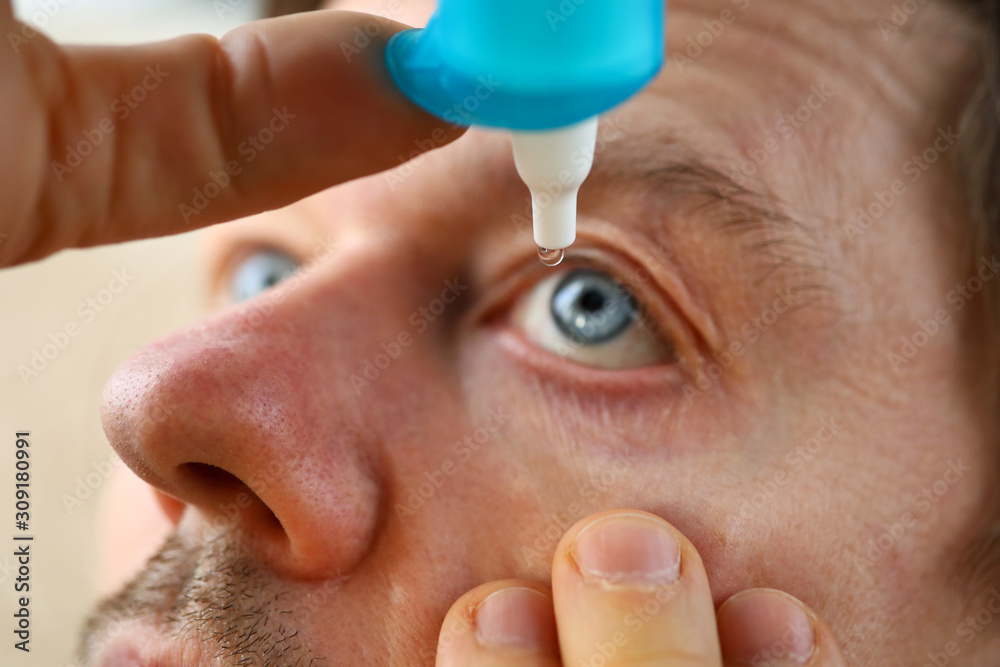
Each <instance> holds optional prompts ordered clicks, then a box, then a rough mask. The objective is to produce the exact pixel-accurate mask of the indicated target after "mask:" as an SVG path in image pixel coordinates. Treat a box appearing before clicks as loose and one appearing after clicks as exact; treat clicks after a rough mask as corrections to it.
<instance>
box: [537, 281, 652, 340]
mask: <svg viewBox="0 0 1000 667" xmlns="http://www.w3.org/2000/svg"><path fill="white" fill-rule="evenodd" d="M550 308H551V310H552V318H553V321H554V322H555V324H556V326H557V327H558V328H559V331H560V332H562V334H563V335H564V336H566V337H567V338H569V339H570V340H572V341H575V342H578V343H579V344H581V345H600V344H601V343H606V342H608V341H610V340H614V339H615V338H617V337H618V336H620V335H621V334H622V333H624V332H625V331H626V330H627V329H628V328H629V327H630V326H632V324H633V323H634V322H635V320H636V319H637V317H638V306H637V304H636V301H635V297H634V296H632V294H630V293H629V292H628V291H626V289H625V287H624V286H622V285H621V283H619V282H617V281H615V280H613V279H612V278H611V277H610V276H608V275H607V274H605V273H601V272H599V271H594V270H592V269H576V270H575V271H571V272H570V273H569V274H567V275H566V277H565V278H563V279H562V281H560V282H559V284H558V285H557V286H556V288H555V290H553V294H552V302H551V306H550Z"/></svg>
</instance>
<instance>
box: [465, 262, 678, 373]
mask: <svg viewBox="0 0 1000 667" xmlns="http://www.w3.org/2000/svg"><path fill="white" fill-rule="evenodd" d="M570 253H571V254H569V255H568V257H567V259H566V261H564V262H563V263H562V264H561V265H560V266H559V270H562V271H567V272H568V271H572V270H574V269H578V268H588V269H593V270H595V271H599V272H601V273H605V274H607V275H608V276H609V277H610V278H612V279H613V280H615V281H616V282H618V283H619V284H621V285H622V286H623V287H624V288H625V289H627V290H628V291H629V292H630V293H631V294H632V295H633V296H634V298H635V302H636V310H637V315H638V317H637V319H636V322H637V323H638V324H639V325H640V326H642V327H644V328H645V329H646V330H647V332H648V333H649V334H650V335H652V336H656V337H658V338H659V339H660V340H661V341H663V342H664V343H665V344H667V345H669V347H670V348H671V350H672V359H671V361H670V362H668V363H664V364H658V365H654V366H645V367H638V368H631V369H618V370H608V369H599V368H594V367H588V366H583V365H581V364H577V363H575V362H573V361H571V360H565V359H562V358H560V357H559V356H558V355H556V354H554V353H552V352H549V351H547V350H544V349H543V348H541V347H539V346H538V345H537V344H536V343H534V342H532V341H530V340H528V339H526V338H525V337H524V335H523V334H522V333H520V332H518V333H517V334H516V336H517V337H518V338H521V339H522V340H523V343H524V345H527V346H530V347H533V348H536V349H537V350H538V352H539V354H542V355H545V356H548V357H550V358H551V359H552V360H554V361H556V363H559V364H572V365H573V366H577V367H579V368H582V369H586V370H587V371H591V372H596V373H601V374H618V375H621V374H630V373H633V372H636V371H643V370H645V371H649V370H650V369H657V368H659V369H663V368H666V367H671V368H678V367H679V366H680V364H681V363H682V362H684V361H685V359H686V357H687V355H686V354H685V353H684V352H685V351H686V350H689V349H690V343H689V342H688V341H687V340H683V339H685V338H689V336H688V332H686V331H676V330H677V329H679V328H681V326H682V325H681V322H680V316H679V315H673V316H670V317H668V316H667V315H666V313H667V312H668V311H669V310H670V309H671V306H670V305H668V304H669V301H670V299H669V298H667V296H666V295H660V296H651V295H649V294H647V292H649V291H650V290H649V289H644V288H643V286H644V285H646V284H648V283H651V282H652V280H651V278H649V277H648V276H647V277H646V278H645V279H638V278H636V279H634V280H632V281H629V280H626V279H625V278H624V277H623V276H630V277H635V276H636V274H638V273H639V267H638V266H637V265H636V263H635V262H634V261H631V260H628V259H627V258H625V257H621V258H619V257H618V256H617V253H614V254H612V253H610V252H609V251H606V250H604V249H599V248H596V247H593V246H586V245H583V244H582V243H578V244H577V246H575V247H574V248H573V249H572V250H571V251H570ZM609 255H610V256H609ZM625 266H629V267H632V270H631V271H628V270H626V269H625V268H624V267H625ZM552 271H553V269H551V268H548V267H545V266H542V265H540V264H539V262H538V258H537V257H534V256H531V257H530V258H526V259H525V260H523V262H522V263H521V264H519V265H515V267H513V268H512V270H510V271H509V272H508V275H509V278H507V280H505V281H503V284H501V285H498V288H499V289H498V290H497V292H496V293H497V294H498V296H497V297H496V299H495V300H493V301H492V302H491V303H488V304H484V306H483V308H482V310H480V312H481V313H482V315H481V316H480V317H478V318H476V319H477V320H478V321H482V322H486V323H488V324H493V325H494V326H501V327H503V326H505V325H504V322H505V321H506V318H507V317H508V316H509V314H510V313H512V312H513V309H514V308H515V307H516V305H517V304H518V302H519V301H520V300H521V299H523V298H525V297H526V295H527V293H528V292H529V291H530V290H532V289H535V288H537V286H538V285H539V284H540V283H541V282H542V281H544V280H546V279H547V278H549V277H551V276H552ZM657 300H660V301H661V302H662V305H659V304H656V303H655V302H656V301H657ZM665 320H671V323H670V324H669V325H665V324H664V322H665ZM668 329H673V330H674V331H673V332H671V331H668Z"/></svg>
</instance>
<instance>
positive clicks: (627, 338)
mask: <svg viewBox="0 0 1000 667" xmlns="http://www.w3.org/2000/svg"><path fill="white" fill-rule="evenodd" d="M513 323H514V325H515V326H516V327H517V328H518V329H521V330H522V331H523V332H524V334H525V336H526V337H527V338H528V339H529V340H531V341H532V342H534V343H536V344H537V345H539V346H540V347H542V348H544V349H546V350H548V351H550V352H552V353H554V354H557V355H558V356H561V357H565V358H567V359H569V360H570V361H574V362H576V363H578V364H581V365H584V366H593V367H596V368H605V369H627V368H640V367H643V366H654V365H658V364H665V363H670V362H672V361H674V360H675V357H676V354H675V351H674V346H673V344H672V342H671V341H669V340H666V339H664V337H663V336H662V335H661V334H660V333H659V332H658V331H657V329H656V327H655V326H649V324H648V323H647V322H645V321H644V319H643V316H642V309H641V308H640V307H639V301H638V300H637V299H636V297H635V296H634V295H633V294H632V293H631V292H630V291H629V290H628V288H626V287H625V286H624V285H622V284H621V283H620V282H618V281H616V280H615V279H614V278H613V277H611V276H610V275H608V274H607V273H604V272H602V271H598V270H595V269H590V268H573V269H569V270H566V271H562V272H560V273H558V274H556V275H554V276H551V277H549V278H547V279H545V280H542V281H541V282H539V283H537V284H536V285H534V286H533V287H531V288H529V289H528V290H527V292H526V293H525V295H524V296H522V297H521V298H520V299H519V300H518V302H517V304H516V305H515V307H514V313H513Z"/></svg>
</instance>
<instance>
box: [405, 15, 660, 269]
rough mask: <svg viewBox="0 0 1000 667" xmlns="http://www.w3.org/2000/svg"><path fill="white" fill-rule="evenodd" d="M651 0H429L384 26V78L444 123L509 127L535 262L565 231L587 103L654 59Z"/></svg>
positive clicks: (656, 25)
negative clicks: (423, 9) (397, 27)
mask: <svg viewBox="0 0 1000 667" xmlns="http://www.w3.org/2000/svg"><path fill="white" fill-rule="evenodd" d="M665 13H666V8H665V3H664V2H663V0H440V2H439V3H438V8H437V11H436V12H435V13H434V15H433V16H432V17H431V19H430V21H429V22H428V24H427V27H426V28H424V29H421V30H407V31H405V32H402V33H399V34H398V35H395V36H394V37H393V38H392V40H391V41H390V42H389V45H388V48H387V50H386V61H387V64H388V66H389V71H390V74H391V75H392V78H393V81H394V82H395V83H396V85H397V86H398V87H399V88H400V90H402V91H403V93H405V94H406V95H407V97H409V98H410V99H411V100H412V101H413V102H414V103H416V104H417V105H418V106H420V107H422V108H423V109H425V110H427V111H428V112H430V113H432V114H434V115H436V116H438V117H440V118H442V119H444V120H446V121H448V122H450V123H452V124H455V125H480V126H487V127H494V128H504V129H507V130H510V131H511V133H512V134H511V136H512V144H513V149H514V162H515V165H516V167H517V170H518V173H519V174H520V176H521V178H522V180H524V182H525V184H526V185H527V186H528V188H529V190H530V191H531V201H532V219H533V227H534V236H535V243H536V245H538V247H539V255H540V257H542V261H543V262H544V263H546V264H550V265H554V264H558V262H559V261H560V260H561V259H562V255H563V251H564V249H565V248H568V247H569V246H570V245H572V243H573V241H574V240H575V239H576V217H577V213H576V209H577V193H578V191H579V188H580V186H581V185H582V184H583V181H584V179H586V178H587V175H588V174H589V173H590V169H591V167H592V165H593V160H594V150H595V147H596V141H597V127H598V122H597V117H598V115H599V114H601V113H604V112H605V111H607V110H609V109H611V108H612V107H614V106H616V105H618V104H620V103H621V102H623V101H625V100H626V99H628V98H629V97H631V96H632V95H634V94H635V93H636V92H638V91H639V90H640V89H641V88H642V87H643V86H645V85H646V84H647V83H648V82H649V81H650V80H651V79H652V78H653V76H655V74H656V73H657V71H659V69H660V67H661V65H662V63H663V53H664V37H663V29H664V20H665Z"/></svg>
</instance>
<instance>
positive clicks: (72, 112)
mask: <svg viewBox="0 0 1000 667" xmlns="http://www.w3.org/2000/svg"><path fill="white" fill-rule="evenodd" d="M8 11H9V10H8ZM0 24H3V27H5V28H9V29H10V30H5V31H4V32H5V33H6V32H13V33H15V34H16V35H19V36H21V35H22V33H23V28H24V26H23V25H22V24H18V23H16V22H14V21H13V19H12V18H9V17H8V18H6V19H3V18H0ZM404 27H405V26H402V25H401V24H397V23H394V22H391V21H387V20H383V19H380V18H377V17H374V16H369V15H366V14H358V13H350V12H336V11H323V12H311V13H306V14H296V15H293V16H287V17H282V18H277V19H270V20H265V21H257V22H254V23H250V24H247V25H245V26H242V27H240V28H237V29H236V30H234V31H232V32H230V33H229V34H227V35H226V36H225V37H223V38H222V39H221V40H217V39H215V38H214V37H211V36H208V35H192V36H187V37H181V38H178V39H173V40H169V41H166V42H160V43H156V44H149V45H141V46H132V47H115V48H111V47H106V48H105V47H102V48H94V47H87V48H82V47H65V48H63V47H58V46H56V45H55V44H53V43H52V42H51V41H49V40H47V39H46V38H45V37H44V36H43V35H39V34H34V31H31V33H30V34H31V35H32V37H31V39H23V40H21V41H19V42H18V43H17V48H16V49H6V50H4V49H0V75H2V76H0V81H3V90H4V97H5V99H12V100H17V102H18V103H17V104H16V105H8V108H7V109H5V110H4V112H3V113H4V118H5V119H6V120H8V121H10V122H5V123H0V146H6V147H8V149H10V150H11V151H12V153H11V154H10V155H7V156H5V157H6V158H7V159H6V160H5V163H6V165H5V166H4V167H0V169H2V172H0V173H2V175H3V176H4V178H0V203H2V204H3V205H4V209H5V213H11V212H12V213H13V214H14V215H13V216H11V215H6V214H5V219H6V220H7V224H8V225H9V227H8V229H3V230H0V231H2V232H5V233H8V234H10V237H9V238H8V239H7V240H6V242H5V243H4V244H2V245H0V260H4V261H7V262H8V263H9V262H10V261H11V260H20V261H26V260H30V259H37V258H39V257H41V256H43V255H46V254H48V253H51V252H54V251H55V250H58V249H59V248H62V247H75V246H87V245H95V244H99V243H108V242H115V241H122V240H127V239H134V238H142V237H149V236H156V235H163V234H169V233H176V232H181V231H187V230H191V229H194V228H196V227H201V226H204V225H206V224H209V223H212V222H218V221H222V220H229V219H232V218H236V217H241V216H246V215H250V214H252V213H256V212H260V211H262V210H266V209H272V208H277V207H280V206H282V205H285V204H288V203H290V202H293V201H295V200H297V199H300V198H302V197H304V196H306V195H308V194H311V193H313V192H316V191H318V190H321V189H323V188H325V187H328V186H331V185H334V184H336V183H340V182H343V181H346V180H350V179H353V178H357V177H360V176H364V175H368V174H372V173H376V172H378V171H382V170H384V169H387V168H390V167H393V166H395V165H397V164H399V163H400V162H401V161H403V160H405V159H406V158H408V157H412V156H414V155H416V154H418V153H419V152H421V151H424V150H428V149H430V148H433V147H437V146H441V145H444V144H446V143H448V142H450V141H451V140H452V139H454V138H455V137H456V136H458V135H459V134H460V133H461V130H459V129H458V128H454V127H452V126H450V125H448V124H447V123H445V122H444V121H440V120H438V119H436V118H434V117H432V116H430V115H428V114H426V113H424V112H423V111H421V110H419V109H418V108H417V107H416V106H414V105H412V104H411V103H410V102H409V101H408V100H407V99H406V98H405V97H404V96H403V95H402V94H401V93H400V92H398V91H397V90H396V88H395V86H394V85H393V84H392V83H391V80H390V78H389V75H388V72H387V70H386V67H385V65H384V62H383V54H384V47H385V44H386V42H387V41H388V39H389V37H391V36H392V35H393V34H394V33H396V32H398V31H400V30H401V29H403V28H404ZM25 34H27V33H25ZM8 95H9V97H8ZM0 120H2V119H0ZM185 207H186V208H185ZM11 221H13V222H11Z"/></svg>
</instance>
